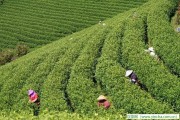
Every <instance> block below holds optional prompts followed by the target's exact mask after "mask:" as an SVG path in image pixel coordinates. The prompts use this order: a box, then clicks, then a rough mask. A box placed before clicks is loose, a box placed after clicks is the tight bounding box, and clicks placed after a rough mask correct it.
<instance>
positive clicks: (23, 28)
mask: <svg viewBox="0 0 180 120" xmlns="http://www.w3.org/2000/svg"><path fill="white" fill-rule="evenodd" d="M146 1H147V0H143V1H134V0H130V1H126V0H120V1H110V0H108V1H95V0H89V1H87V0H86V1H79V0H69V1H67V0H53V1H52V0H29V1H27V0H18V1H13V0H8V1H6V2H5V4H3V5H2V6H1V7H0V11H1V12H0V26H1V27H0V43H1V44H0V49H4V48H9V47H13V46H14V47H15V45H16V44H17V43H19V42H25V43H27V44H28V46H29V47H30V48H34V47H37V46H41V45H44V44H47V43H49V42H51V41H55V40H57V39H60V38H62V37H64V36H67V35H70V34H72V33H74V32H77V31H80V30H82V29H84V28H87V27H90V26H91V25H94V24H97V23H98V22H99V21H100V20H101V21H102V20H104V19H107V18H110V17H113V16H114V15H116V14H118V13H120V12H124V11H126V10H128V9H131V8H134V7H138V6H140V5H142V4H143V3H144V2H146ZM129 2H131V4H129ZM119 8H121V9H119Z"/></svg>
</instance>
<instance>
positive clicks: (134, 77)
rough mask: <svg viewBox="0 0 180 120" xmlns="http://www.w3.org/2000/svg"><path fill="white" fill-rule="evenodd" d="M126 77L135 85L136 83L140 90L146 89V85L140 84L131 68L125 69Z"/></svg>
mask: <svg viewBox="0 0 180 120" xmlns="http://www.w3.org/2000/svg"><path fill="white" fill-rule="evenodd" d="M125 76H126V77H129V78H130V81H131V82H132V83H134V84H136V85H138V86H139V87H140V88H141V89H142V90H145V91H148V88H147V87H146V85H144V84H142V83H141V82H140V81H139V79H138V77H137V75H136V74H135V73H134V72H133V70H127V71H126V74H125Z"/></svg>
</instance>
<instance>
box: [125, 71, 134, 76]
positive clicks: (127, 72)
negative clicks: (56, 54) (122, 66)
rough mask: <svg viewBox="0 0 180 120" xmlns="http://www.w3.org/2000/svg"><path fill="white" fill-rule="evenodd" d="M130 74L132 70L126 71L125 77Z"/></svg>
mask: <svg viewBox="0 0 180 120" xmlns="http://www.w3.org/2000/svg"><path fill="white" fill-rule="evenodd" d="M132 72H133V70H127V71H126V75H125V76H126V77H128V76H129V75H130V74H131V73H132Z"/></svg>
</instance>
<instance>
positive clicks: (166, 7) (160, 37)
mask: <svg viewBox="0 0 180 120" xmlns="http://www.w3.org/2000/svg"><path fill="white" fill-rule="evenodd" d="M152 5H153V6H154V7H153V9H151V10H150V11H149V14H148V18H147V23H148V36H149V39H150V40H151V42H152V43H153V46H154V47H155V50H156V52H157V54H158V55H159V57H160V58H161V59H162V60H163V61H164V64H165V65H166V66H167V67H168V68H169V70H170V71H171V72H172V73H174V74H176V75H178V76H180V72H179V71H180V62H179V61H180V54H179V51H180V47H179V46H180V42H179V41H180V38H179V36H178V34H177V33H176V32H174V29H173V27H172V26H171V24H170V22H169V21H170V19H171V14H173V13H172V12H174V8H175V7H176V2H174V1H168V0H166V3H163V4H162V3H159V4H155V3H154V4H152ZM157 11H158V12H157ZM157 20H158V21H157Z"/></svg>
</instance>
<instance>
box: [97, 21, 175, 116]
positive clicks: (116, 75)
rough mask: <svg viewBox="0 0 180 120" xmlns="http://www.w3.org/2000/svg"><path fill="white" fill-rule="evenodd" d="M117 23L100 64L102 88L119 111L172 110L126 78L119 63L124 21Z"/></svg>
mask: <svg viewBox="0 0 180 120" xmlns="http://www.w3.org/2000/svg"><path fill="white" fill-rule="evenodd" d="M117 21H118V20H117ZM116 23H117V25H116V27H115V28H114V29H113V30H112V31H111V33H110V34H109V35H108V37H107V38H106V40H105V44H104V46H103V49H102V55H101V57H100V58H99V59H98V64H97V67H96V68H97V69H96V77H97V80H98V81H99V82H100V83H101V88H102V89H103V91H104V92H105V93H106V94H107V95H108V96H109V97H110V98H111V100H112V104H113V106H114V107H115V109H116V111H118V110H119V109H124V110H125V111H126V112H127V113H139V114H140V113H141V114H143V113H144V114H147V113H149V114H150V113H152V114H153V113H172V112H173V110H172V109H171V107H169V106H168V105H166V104H163V103H160V102H157V101H156V100H154V99H153V98H152V97H151V96H150V94H148V93H146V92H145V91H142V90H141V89H140V88H138V86H136V85H133V84H131V83H129V80H128V79H127V78H125V69H123V68H122V66H121V65H120V64H119V62H120V61H121V59H122V58H121V53H122V51H121V47H122V46H121V43H122V37H123V32H124V29H123V28H124V21H121V22H120V24H118V22H116ZM124 37H126V36H124Z"/></svg>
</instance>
